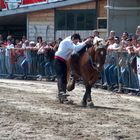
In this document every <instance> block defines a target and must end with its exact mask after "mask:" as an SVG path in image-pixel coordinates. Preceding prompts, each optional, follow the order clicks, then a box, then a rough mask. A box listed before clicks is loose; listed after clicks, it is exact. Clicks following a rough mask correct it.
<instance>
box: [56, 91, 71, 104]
mask: <svg viewBox="0 0 140 140" xmlns="http://www.w3.org/2000/svg"><path fill="white" fill-rule="evenodd" d="M68 96H70V95H68V94H66V93H60V94H58V99H59V102H60V103H62V104H63V103H64V102H67V101H68V99H67V97H68Z"/></svg>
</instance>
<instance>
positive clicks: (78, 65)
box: [67, 45, 106, 107]
mask: <svg viewBox="0 0 140 140" xmlns="http://www.w3.org/2000/svg"><path fill="white" fill-rule="evenodd" d="M105 58H106V47H105V46H103V45H97V46H93V45H92V46H90V47H89V48H87V50H82V52H80V54H79V55H78V56H77V55H73V56H72V57H71V58H70V60H69V64H68V65H70V66H71V71H72V74H73V76H72V79H71V80H68V85H67V90H68V91H71V90H73V89H74V87H75V81H76V80H77V79H79V78H82V79H83V82H84V85H85V88H86V91H85V94H84V96H83V99H82V102H81V105H82V106H84V107H86V106H89V107H93V106H94V104H93V102H92V98H91V87H92V85H93V84H95V82H96V81H97V80H99V77H100V74H101V71H102V68H103V65H104V63H105ZM69 81H70V82H69Z"/></svg>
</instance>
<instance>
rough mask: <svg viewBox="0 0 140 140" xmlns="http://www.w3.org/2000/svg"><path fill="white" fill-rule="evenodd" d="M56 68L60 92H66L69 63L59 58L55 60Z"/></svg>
mask: <svg viewBox="0 0 140 140" xmlns="http://www.w3.org/2000/svg"><path fill="white" fill-rule="evenodd" d="M54 68H55V72H56V77H57V86H58V93H60V92H64V93H66V87H67V65H66V63H65V62H63V61H62V60H59V59H55V60H54Z"/></svg>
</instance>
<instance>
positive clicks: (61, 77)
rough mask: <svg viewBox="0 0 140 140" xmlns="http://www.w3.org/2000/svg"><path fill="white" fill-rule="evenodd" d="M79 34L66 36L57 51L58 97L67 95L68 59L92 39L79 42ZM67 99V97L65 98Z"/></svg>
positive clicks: (55, 64)
mask: <svg viewBox="0 0 140 140" xmlns="http://www.w3.org/2000/svg"><path fill="white" fill-rule="evenodd" d="M80 40H81V39H80V35H79V34H73V35H72V36H69V37H67V38H65V39H64V40H63V41H61V43H60V44H59V47H58V50H57V51H56V53H55V62H54V66H55V70H56V76H57V85H58V97H59V99H60V97H62V96H63V97H64V96H65V97H66V85H67V65H66V61H67V60H68V59H69V58H70V56H71V55H72V54H73V52H78V51H80V50H81V49H82V48H84V46H86V44H88V43H89V42H90V41H92V39H91V38H88V39H86V40H85V41H84V42H81V43H79V41H80ZM65 99H66V100H67V98H65Z"/></svg>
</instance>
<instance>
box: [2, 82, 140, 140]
mask: <svg viewBox="0 0 140 140" xmlns="http://www.w3.org/2000/svg"><path fill="white" fill-rule="evenodd" d="M84 91H85V89H84V87H83V86H82V85H76V89H75V90H74V91H72V92H70V93H69V94H70V98H71V99H72V100H74V105H66V104H60V103H58V102H56V92H57V87H56V82H46V81H22V80H21V81H20V80H4V79H3V80H2V79H1V80H0V140H140V98H139V97H137V96H129V95H124V94H113V93H111V92H109V91H105V90H101V89H94V88H93V89H92V97H93V101H94V104H95V107H94V108H93V109H89V108H82V107H80V106H79V104H80V101H81V99H82V96H83V94H84Z"/></svg>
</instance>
